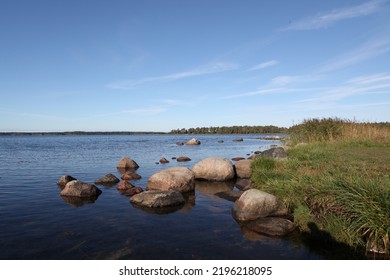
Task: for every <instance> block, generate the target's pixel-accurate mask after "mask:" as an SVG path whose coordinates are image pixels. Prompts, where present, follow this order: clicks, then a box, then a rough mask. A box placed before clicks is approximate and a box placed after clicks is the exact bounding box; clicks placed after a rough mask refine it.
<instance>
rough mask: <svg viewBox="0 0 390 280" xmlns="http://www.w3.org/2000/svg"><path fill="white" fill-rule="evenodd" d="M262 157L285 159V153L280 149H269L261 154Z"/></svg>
mask: <svg viewBox="0 0 390 280" xmlns="http://www.w3.org/2000/svg"><path fill="white" fill-rule="evenodd" d="M261 155H262V156H263V157H270V158H274V159H286V158H287V153H286V151H285V150H284V149H283V148H282V147H276V148H271V149H268V150H265V151H264V152H262V153H261Z"/></svg>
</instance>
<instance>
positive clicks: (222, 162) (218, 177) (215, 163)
mask: <svg viewBox="0 0 390 280" xmlns="http://www.w3.org/2000/svg"><path fill="white" fill-rule="evenodd" d="M192 172H194V175H195V179H201V180H207V181H228V180H231V179H233V178H234V176H235V173H234V168H233V164H232V163H231V161H230V160H228V159H226V158H206V159H204V160H202V161H200V162H198V163H197V164H195V166H194V167H193V168H192Z"/></svg>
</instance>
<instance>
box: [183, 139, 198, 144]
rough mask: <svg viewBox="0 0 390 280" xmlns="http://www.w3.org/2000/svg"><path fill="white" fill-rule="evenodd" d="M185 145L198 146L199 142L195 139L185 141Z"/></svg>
mask: <svg viewBox="0 0 390 280" xmlns="http://www.w3.org/2000/svg"><path fill="white" fill-rule="evenodd" d="M186 145H200V141H199V140H198V139H196V138H192V139H191V140H189V141H187V143H186Z"/></svg>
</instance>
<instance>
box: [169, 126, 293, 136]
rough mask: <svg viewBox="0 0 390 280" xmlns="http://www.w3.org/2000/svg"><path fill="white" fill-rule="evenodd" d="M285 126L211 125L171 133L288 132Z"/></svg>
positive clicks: (174, 130)
mask: <svg viewBox="0 0 390 280" xmlns="http://www.w3.org/2000/svg"><path fill="white" fill-rule="evenodd" d="M287 132H288V129H287V128H285V127H277V126H273V125H266V126H216V127H215V126H210V127H196V128H188V129H186V128H181V129H180V128H178V129H172V130H171V132H170V134H263V133H287Z"/></svg>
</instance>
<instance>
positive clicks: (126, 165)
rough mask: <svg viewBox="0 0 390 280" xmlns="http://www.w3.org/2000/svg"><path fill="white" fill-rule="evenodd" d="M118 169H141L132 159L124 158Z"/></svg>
mask: <svg viewBox="0 0 390 280" xmlns="http://www.w3.org/2000/svg"><path fill="white" fill-rule="evenodd" d="M116 168H118V169H137V168H139V165H138V164H137V163H136V162H135V161H134V160H133V159H131V158H129V157H124V158H122V159H121V160H120V161H119V162H118V164H117V166H116Z"/></svg>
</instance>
